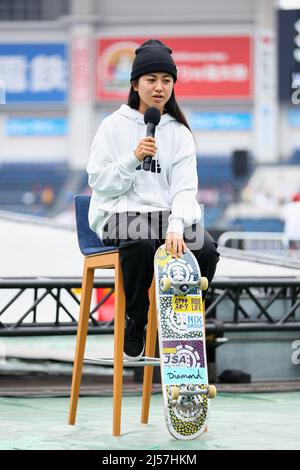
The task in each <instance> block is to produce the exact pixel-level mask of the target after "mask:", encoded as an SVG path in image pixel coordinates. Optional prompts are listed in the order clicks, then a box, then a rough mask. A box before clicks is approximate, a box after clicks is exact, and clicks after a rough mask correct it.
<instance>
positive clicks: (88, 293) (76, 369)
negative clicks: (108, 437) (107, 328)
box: [68, 262, 94, 424]
mask: <svg viewBox="0 0 300 470" xmlns="http://www.w3.org/2000/svg"><path fill="white" fill-rule="evenodd" d="M93 281H94V270H93V269H88V267H87V266H86V262H85V266H84V271H83V280H82V291H81V302H80V314H79V321H78V329H77V338H76V352H75V359H74V366H73V377H72V388H71V401H70V410H69V420H68V423H69V424H75V419H76V411H77V403H78V396H79V389H80V383H81V374H82V364H83V356H84V350H85V343H86V336H87V330H88V322H89V315H90V306H91V297H92V290H93Z"/></svg>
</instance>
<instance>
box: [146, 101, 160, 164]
mask: <svg viewBox="0 0 300 470" xmlns="http://www.w3.org/2000/svg"><path fill="white" fill-rule="evenodd" d="M159 121H160V112H159V110H158V109H157V108H154V107H151V108H148V109H147V110H146V112H145V115H144V122H145V124H147V129H146V137H153V138H154V136H155V129H156V126H157V125H158V124H159ZM151 162H152V156H151V155H146V157H145V158H144V160H143V169H144V170H145V171H149V170H150V168H151Z"/></svg>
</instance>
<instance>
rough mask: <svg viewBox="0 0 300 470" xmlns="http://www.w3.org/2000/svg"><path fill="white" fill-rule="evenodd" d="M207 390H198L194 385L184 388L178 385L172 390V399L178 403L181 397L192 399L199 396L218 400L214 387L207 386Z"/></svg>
mask: <svg viewBox="0 0 300 470" xmlns="http://www.w3.org/2000/svg"><path fill="white" fill-rule="evenodd" d="M206 387H207V388H201V389H199V388H197V387H195V386H194V385H187V386H186V387H184V388H181V387H177V386H176V385H175V386H173V387H171V389H170V399H171V400H173V401H174V400H175V401H177V400H178V398H179V396H182V397H186V398H191V397H195V396H197V395H207V398H216V396H217V389H216V387H215V386H214V385H207V386H206Z"/></svg>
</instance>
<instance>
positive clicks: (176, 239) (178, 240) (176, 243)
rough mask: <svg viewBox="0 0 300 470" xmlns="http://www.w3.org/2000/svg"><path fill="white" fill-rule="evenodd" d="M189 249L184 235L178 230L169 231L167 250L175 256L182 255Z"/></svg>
mask: <svg viewBox="0 0 300 470" xmlns="http://www.w3.org/2000/svg"><path fill="white" fill-rule="evenodd" d="M186 249H187V246H186V244H185V242H184V240H183V237H182V235H180V233H177V232H169V233H167V236H166V252H167V253H171V254H172V256H173V257H177V256H178V257H180V256H181V255H182V253H184V252H185V251H186Z"/></svg>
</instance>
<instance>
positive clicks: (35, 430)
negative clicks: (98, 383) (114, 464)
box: [0, 392, 300, 450]
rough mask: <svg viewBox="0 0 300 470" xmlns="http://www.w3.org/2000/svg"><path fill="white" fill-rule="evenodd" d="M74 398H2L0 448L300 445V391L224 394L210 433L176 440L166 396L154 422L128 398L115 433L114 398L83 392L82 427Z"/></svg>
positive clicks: (154, 407) (155, 407) (156, 402)
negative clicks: (143, 420) (73, 417)
mask: <svg viewBox="0 0 300 470" xmlns="http://www.w3.org/2000/svg"><path fill="white" fill-rule="evenodd" d="M68 404H69V399H68V398H27V399H25V398H4V397H2V398H0V416H1V429H0V449H2V450H3V449H35V450H37V449H52V450H54V449H64V450H67V449H70V450H72V449H74V450H75V449H91V450H92V449H93V450H114V449H119V450H120V449H132V450H135V449H144V450H168V449H171V450H183V449H190V450H196V449H199V450H210V449H273V450H274V449H298V450H299V449H300V441H299V422H300V393H299V392H293V393H265V394H235V393H231V394H229V393H221V394H219V395H218V397H217V398H216V399H215V400H214V401H213V402H212V407H211V418H210V423H209V431H208V433H204V434H203V435H202V436H201V437H200V438H199V439H197V440H194V441H177V440H174V439H173V438H172V437H171V436H170V435H169V434H168V432H167V430H166V426H165V423H164V417H163V401H162V395H161V394H157V395H154V396H153V397H152V401H151V412H150V421H149V424H148V425H142V424H140V423H139V419H140V416H139V415H140V408H141V398H140V397H124V398H123V414H122V435H121V437H119V438H114V437H112V435H111V427H112V426H111V423H112V398H111V397H81V398H80V401H79V407H78V415H77V424H76V426H68V425H67V424H66V423H67V411H68Z"/></svg>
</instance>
